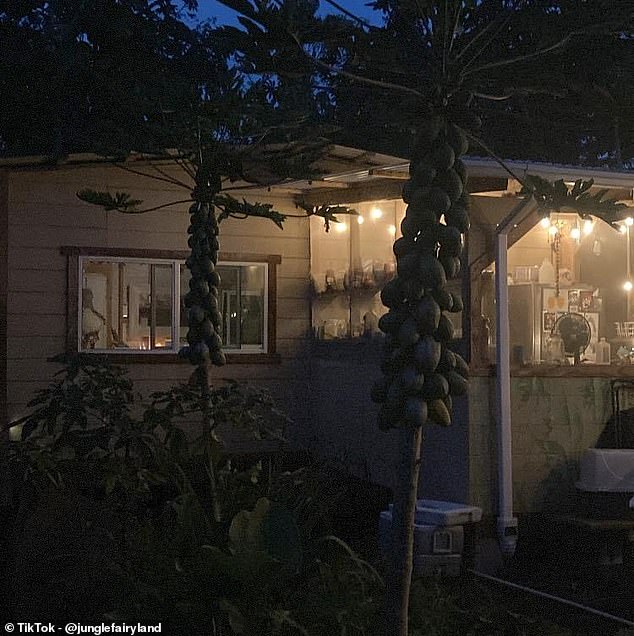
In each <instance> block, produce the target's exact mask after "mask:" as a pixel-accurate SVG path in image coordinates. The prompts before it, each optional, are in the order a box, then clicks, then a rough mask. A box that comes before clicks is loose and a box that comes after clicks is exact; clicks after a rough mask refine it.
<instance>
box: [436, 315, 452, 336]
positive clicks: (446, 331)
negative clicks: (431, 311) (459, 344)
mask: <svg viewBox="0 0 634 636" xmlns="http://www.w3.org/2000/svg"><path fill="white" fill-rule="evenodd" d="M453 331H454V330H453V323H452V322H451V319H450V318H449V316H447V314H441V316H440V320H439V321H438V329H436V333H435V334H434V335H435V338H436V340H438V341H439V342H449V341H450V340H451V339H452V338H453Z"/></svg>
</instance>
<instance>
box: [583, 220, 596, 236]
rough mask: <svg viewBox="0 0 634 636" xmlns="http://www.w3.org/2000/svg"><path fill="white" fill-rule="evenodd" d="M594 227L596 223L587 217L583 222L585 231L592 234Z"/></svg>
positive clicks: (586, 233)
mask: <svg viewBox="0 0 634 636" xmlns="http://www.w3.org/2000/svg"><path fill="white" fill-rule="evenodd" d="M592 228H594V223H593V222H592V221H591V220H590V219H586V220H585V221H584V222H583V233H584V234H585V235H586V236H588V234H592Z"/></svg>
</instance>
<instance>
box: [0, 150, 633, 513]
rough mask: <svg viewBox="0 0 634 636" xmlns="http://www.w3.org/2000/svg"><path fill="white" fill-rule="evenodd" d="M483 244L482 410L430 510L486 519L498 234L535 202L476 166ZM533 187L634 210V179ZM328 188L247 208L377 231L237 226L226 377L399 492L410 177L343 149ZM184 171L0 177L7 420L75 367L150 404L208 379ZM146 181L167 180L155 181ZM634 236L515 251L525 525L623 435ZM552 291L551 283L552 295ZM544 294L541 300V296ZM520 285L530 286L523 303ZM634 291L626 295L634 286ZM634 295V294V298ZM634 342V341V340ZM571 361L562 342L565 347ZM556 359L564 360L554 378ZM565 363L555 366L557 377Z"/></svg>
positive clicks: (476, 334) (133, 166)
mask: <svg viewBox="0 0 634 636" xmlns="http://www.w3.org/2000/svg"><path fill="white" fill-rule="evenodd" d="M466 163H467V166H468V168H469V169H470V179H469V191H470V192H471V194H472V197H471V198H472V229H471V231H470V232H469V235H468V240H467V246H468V259H469V268H468V271H469V276H466V275H465V276H464V280H463V281H462V282H461V281H456V285H457V286H460V285H462V287H463V291H464V293H465V299H466V301H467V302H466V303H465V305H466V306H467V307H468V308H469V310H468V311H465V312H463V314H464V315H462V316H460V315H459V316H458V318H457V321H456V327H457V330H456V331H457V335H458V337H459V340H460V342H459V343H457V346H460V347H461V348H462V350H463V351H464V352H465V353H466V355H470V354H471V357H472V380H471V389H470V394H469V398H468V399H467V398H463V399H460V400H457V401H456V404H455V417H454V426H452V427H449V428H446V429H444V428H443V429H441V428H437V427H430V428H429V429H428V431H427V432H426V437H425V442H424V445H425V450H424V457H425V459H424V465H423V470H422V476H421V484H422V492H423V493H424V494H425V495H427V496H430V497H435V498H441V499H451V500H459V501H469V502H471V503H474V504H476V505H479V506H482V507H483V508H484V510H485V512H488V513H494V512H495V510H496V508H497V504H496V491H497V486H496V484H497V483H498V482H497V465H496V416H495V413H496V406H495V389H496V377H495V368H494V365H493V364H492V362H493V360H494V343H495V334H496V328H495V320H494V305H495V303H494V296H495V288H494V285H493V282H492V281H493V270H494V267H492V263H493V261H494V245H495V235H496V226H497V225H498V224H499V223H500V222H501V221H502V219H504V218H506V217H507V216H508V214H509V212H510V211H511V210H512V209H513V208H514V206H515V205H516V204H517V201H518V197H517V193H518V190H519V187H518V183H517V182H516V181H515V180H514V179H512V178H509V176H508V173H506V172H505V171H504V170H503V169H502V168H501V167H500V166H498V165H497V164H496V163H494V162H492V161H491V160H485V159H477V158H473V159H467V161H466ZM510 164H511V167H512V168H513V169H514V171H515V173H516V174H524V173H526V172H531V173H535V174H540V175H541V176H543V177H545V178H548V179H552V180H554V179H558V178H561V179H564V180H566V181H571V180H574V179H577V178H590V177H592V178H594V179H595V183H596V185H597V186H604V187H606V188H609V189H610V193H611V194H612V195H614V196H615V197H616V198H619V199H621V200H626V201H627V202H628V204H629V205H632V188H633V187H634V175H632V174H629V173H619V172H609V171H604V170H586V169H583V170H581V169H577V168H574V167H566V166H553V165H545V164H541V165H540V164H531V165H528V164H522V163H520V162H510ZM320 167H321V168H322V170H323V172H324V174H325V176H324V177H323V178H321V179H319V180H314V181H311V182H308V181H305V182H300V181H295V182H286V183H284V184H282V185H278V186H275V187H272V188H270V189H265V188H260V189H258V188H253V187H250V188H246V187H245V188H243V189H242V190H240V189H238V190H236V192H235V193H234V194H237V195H244V196H249V197H250V198H251V199H252V200H260V201H265V202H269V203H273V204H274V205H275V207H276V209H278V210H280V211H281V212H287V213H289V214H295V215H296V214H297V209H296V204H297V203H298V202H300V201H301V202H304V203H312V204H315V205H317V204H322V203H330V204H336V203H341V204H344V203H345V204H349V205H350V206H352V207H354V208H355V209H356V210H357V211H358V212H359V216H358V217H350V218H346V219H345V221H344V222H343V223H341V224H333V228H332V229H331V230H330V232H328V233H326V232H325V229H324V227H323V222H322V221H321V220H320V219H318V218H312V219H310V220H307V219H303V218H295V217H292V218H291V217H289V218H288V219H287V220H286V222H285V228H284V230H283V231H282V230H279V229H278V228H276V227H275V226H274V225H273V224H272V223H271V222H270V221H269V220H266V219H255V218H252V219H248V220H245V221H241V220H236V219H228V220H226V221H223V223H222V225H221V275H222V277H223V286H222V302H223V314H224V319H225V321H224V327H223V329H224V332H223V337H224V341H225V343H226V347H227V349H226V350H227V354H228V358H229V362H230V363H231V364H230V365H229V366H227V367H223V368H216V369H214V371H213V374H214V377H215V378H217V379H218V380H221V379H223V378H227V377H231V378H235V379H238V380H245V381H250V382H255V383H258V384H259V385H261V386H263V387H265V388H268V389H269V390H270V391H271V393H272V394H273V395H274V397H276V398H277V400H278V401H279V403H280V405H281V407H282V408H283V409H285V410H286V411H287V412H288V414H289V415H290V417H291V418H292V419H293V421H294V426H293V427H292V429H291V430H290V431H289V438H290V440H291V442H292V443H294V444H297V445H300V446H303V447H307V448H310V449H312V450H313V451H315V452H316V453H322V454H326V455H330V456H335V457H338V458H340V459H342V460H345V461H346V462H347V463H348V464H349V465H350V466H351V467H352V468H353V469H354V470H356V471H358V472H360V473H363V474H366V475H368V476H369V477H370V478H371V479H373V480H375V481H377V482H379V483H383V484H385V485H386V486H391V485H393V481H392V480H393V478H394V471H393V465H394V457H395V456H396V442H395V440H394V436H393V435H391V434H390V433H384V432H381V431H379V430H378V429H377V426H376V406H375V405H374V404H372V402H371V401H370V399H369V388H370V386H371V384H372V382H373V381H374V379H375V378H377V377H378V376H379V374H380V371H379V358H380V338H379V337H377V336H376V335H375V333H374V332H375V331H376V320H377V318H378V316H379V315H380V313H381V312H382V311H383V308H382V306H381V304H380V302H379V301H378V296H377V293H378V291H379V289H380V286H381V285H382V283H383V282H384V281H385V280H386V279H388V278H389V277H390V276H392V275H393V272H394V261H393V258H394V257H393V254H392V251H391V245H392V242H393V240H394V236H395V235H397V234H398V232H399V225H400V220H401V218H402V217H403V215H404V211H405V209H404V207H405V206H404V204H403V203H402V201H401V200H400V193H401V188H402V183H403V180H404V179H406V178H407V162H405V161H403V160H402V159H399V158H397V157H390V156H386V155H377V154H372V153H365V152H363V151H359V150H355V149H351V148H344V147H340V146H333V147H331V148H330V150H329V152H328V154H327V155H326V156H325V157H324V158H323V160H322V161H321V164H320ZM178 170H179V169H178V167H177V166H175V165H174V164H173V162H171V161H170V160H164V161H161V162H158V163H157V162H156V161H153V162H150V161H148V160H147V158H144V157H137V158H133V159H130V160H129V161H128V162H127V164H126V165H125V166H124V168H122V167H117V166H115V165H113V164H111V163H108V162H104V161H103V160H101V159H99V158H98V157H94V156H89V155H78V156H72V157H69V159H68V160H67V161H65V162H64V163H62V164H58V165H54V166H53V165H50V164H47V163H45V162H43V161H42V160H41V159H38V158H21V159H14V160H10V159H5V160H2V162H1V163H0V350H2V352H3V353H6V355H3V356H2V363H1V364H0V387H2V394H1V395H0V421H1V422H10V421H12V420H14V419H16V418H17V417H19V416H20V415H22V414H23V413H24V411H25V408H26V403H27V402H28V400H29V399H30V398H31V397H32V396H33V394H34V392H35V391H36V390H37V389H40V388H42V387H43V386H45V385H46V384H47V383H48V382H49V381H50V380H51V378H52V376H53V373H54V372H55V371H56V369H57V366H56V364H54V363H52V362H48V361H47V360H48V358H49V357H50V356H53V355H55V354H57V353H59V352H61V351H63V350H71V351H82V352H84V353H85V354H86V355H91V354H94V353H96V352H101V353H107V354H108V355H109V356H110V357H111V358H112V359H113V360H114V361H115V362H117V363H121V364H125V365H127V367H128V368H129V371H130V377H131V378H132V379H133V380H134V381H135V384H136V386H137V388H138V389H139V390H141V391H142V392H144V393H146V394H147V393H149V391H150V390H157V389H161V388H166V387H168V386H169V385H171V384H172V383H173V382H175V381H178V380H184V379H185V378H186V377H187V375H188V373H189V372H190V367H188V365H187V364H186V363H184V362H182V361H181V360H179V359H178V358H177V355H176V352H177V350H178V347H179V346H180V343H181V341H182V339H183V338H184V336H185V333H186V328H185V324H184V323H185V317H184V315H182V314H181V302H180V298H181V295H182V293H184V292H183V291H182V290H183V289H185V288H186V282H185V281H186V277H187V270H186V269H185V268H184V266H183V262H184V260H185V258H186V257H187V255H188V246H187V226H188V214H187V208H188V204H187V203H186V202H185V203H181V204H179V205H174V206H170V207H160V206H164V205H165V204H167V203H170V202H172V201H175V200H179V199H186V198H187V196H183V192H182V191H181V190H180V188H179V187H178V186H177V185H176V184H175V183H173V177H175V176H178V177H179V178H182V177H183V174H182V173H181V174H180V175H179V172H178ZM139 172H141V173H143V172H147V173H151V174H153V175H155V176H160V175H164V176H165V175H169V176H170V178H169V179H168V178H166V179H163V180H159V181H157V180H153V179H147V178H144V177H141V176H139V174H138V173H139ZM84 188H92V189H95V190H109V191H112V192H115V191H119V192H130V193H132V194H133V195H134V196H136V195H137V194H139V195H140V196H139V198H142V199H143V200H144V205H145V206H146V207H153V208H160V209H156V210H155V211H153V212H148V213H146V214H142V215H124V214H121V213H119V212H105V211H103V210H102V209H100V208H97V207H94V206H91V205H88V204H86V203H83V202H81V201H80V200H79V199H78V198H77V197H76V192H77V191H78V190H81V189H84ZM630 227H632V226H631V224H629V221H628V222H627V223H626V222H624V223H623V224H622V230H623V231H622V232H617V231H614V230H613V229H611V228H609V227H607V226H605V224H602V223H601V222H599V221H591V220H588V221H587V222H586V223H585V224H584V223H581V221H580V220H579V219H578V218H577V217H575V216H573V215H570V214H568V213H566V212H565V211H562V212H561V213H559V214H555V215H552V216H551V217H550V219H548V220H545V219H541V218H540V215H539V212H538V211H537V210H535V209H532V210H529V211H528V214H524V215H523V216H522V217H521V218H518V219H516V222H514V223H513V227H511V228H510V230H509V232H510V234H509V246H510V249H509V251H508V273H509V279H508V281H506V282H507V283H509V285H508V292H509V311H510V332H509V337H508V342H507V345H508V347H509V350H510V351H511V358H512V362H513V363H515V364H513V365H512V368H511V375H512V378H511V386H512V390H511V395H512V442H513V485H514V509H515V511H516V512H518V513H528V512H532V511H538V510H543V509H545V508H548V507H549V506H561V505H562V502H565V501H566V497H567V495H568V494H569V493H570V492H571V490H572V489H574V481H575V479H576V470H577V461H578V459H579V456H580V453H581V452H582V451H583V450H584V449H585V448H587V447H591V446H594V444H595V443H596V441H597V439H598V438H599V436H600V434H601V432H602V430H603V428H604V425H605V422H606V420H607V418H608V415H609V412H610V408H611V404H610V380H611V378H614V377H630V376H633V377H634V373H631V371H633V370H634V365H633V366H631V367H630V366H627V365H625V364H620V365H615V364H608V365H600V364H597V355H598V354H597V350H598V347H597V346H596V345H597V343H598V342H599V339H600V338H603V337H605V338H606V339H607V341H609V342H610V344H611V347H612V349H611V352H612V356H611V357H612V358H613V359H616V358H617V353H619V352H620V354H619V355H620V356H621V357H622V362H625V361H629V351H630V349H631V348H632V345H634V340H631V339H632V338H634V316H632V311H633V309H632V303H631V298H630V290H631V283H630V285H629V287H628V284H627V283H629V282H630V277H631V275H632V271H631V256H630V255H631V245H630ZM540 277H541V278H540ZM540 280H541V282H540ZM510 283H512V284H510ZM623 285H625V288H624V287H623ZM633 293H634V292H633ZM568 312H573V313H575V314H580V315H581V316H582V317H583V318H584V319H585V320H586V321H587V323H588V325H589V329H590V331H589V340H590V342H589V343H588V346H587V347H585V349H584V351H583V353H582V356H583V357H584V359H585V363H584V364H579V365H565V364H564V363H565V362H567V361H568V360H569V359H570V360H572V359H573V358H574V356H571V355H564V354H570V352H568V351H563V352H562V351H561V350H560V349H559V350H558V352H555V354H553V353H552V351H550V352H549V349H548V347H551V348H552V347H553V346H554V345H553V342H552V340H551V339H550V336H551V332H553V327H554V326H555V324H557V320H558V319H559V318H560V317H561V316H563V315H564V314H566V313H568ZM630 332H631V333H630ZM555 344H556V343H555ZM553 355H554V356H555V357H557V356H559V358H560V359H558V360H555V361H554V362H558V364H552V362H553ZM544 360H549V361H550V362H551V364H543V361H544Z"/></svg>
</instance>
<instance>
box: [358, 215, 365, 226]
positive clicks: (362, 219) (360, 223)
mask: <svg viewBox="0 0 634 636" xmlns="http://www.w3.org/2000/svg"><path fill="white" fill-rule="evenodd" d="M357 223H358V224H359V225H363V224H364V223H365V219H364V218H363V217H362V216H361V215H359V216H358V217H357Z"/></svg>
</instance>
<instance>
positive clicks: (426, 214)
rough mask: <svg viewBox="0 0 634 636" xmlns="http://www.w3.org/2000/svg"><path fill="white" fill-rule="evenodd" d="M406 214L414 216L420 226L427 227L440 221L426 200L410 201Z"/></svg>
mask: <svg viewBox="0 0 634 636" xmlns="http://www.w3.org/2000/svg"><path fill="white" fill-rule="evenodd" d="M406 214H407V215H409V216H413V217H414V219H415V220H416V222H417V224H418V227H419V228H425V226H427V225H430V224H435V223H436V221H438V216H437V215H436V213H435V212H434V210H433V209H432V208H431V207H430V206H429V205H427V203H426V202H418V203H410V204H409V205H408V206H407V210H406Z"/></svg>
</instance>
